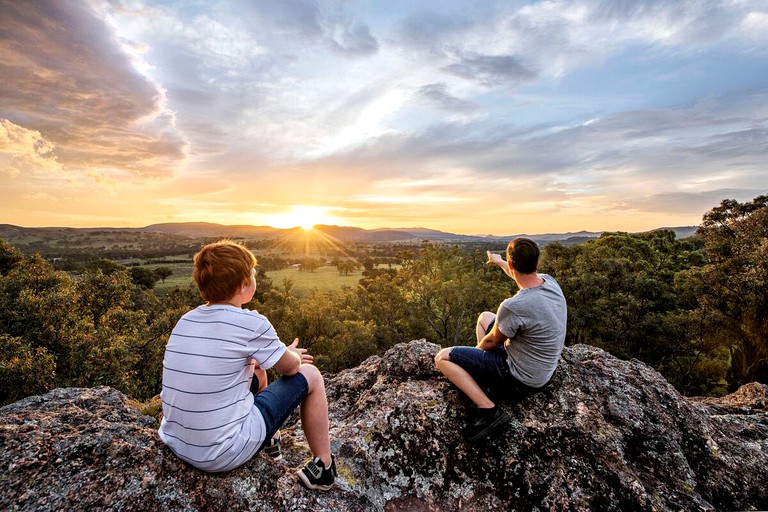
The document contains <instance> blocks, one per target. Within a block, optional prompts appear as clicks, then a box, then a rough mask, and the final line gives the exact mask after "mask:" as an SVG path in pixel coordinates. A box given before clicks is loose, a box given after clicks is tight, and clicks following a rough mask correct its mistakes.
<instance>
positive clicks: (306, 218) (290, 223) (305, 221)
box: [268, 205, 337, 231]
mask: <svg viewBox="0 0 768 512" xmlns="http://www.w3.org/2000/svg"><path fill="white" fill-rule="evenodd" d="M268 223H269V225H271V226H273V227H276V228H283V229H289V228H295V227H300V228H302V229H304V230H305V231H311V230H312V228H314V227H315V225H316V224H335V223H337V221H336V220H335V219H334V218H333V216H331V215H328V213H327V210H326V209H325V208H322V207H320V206H305V205H299V206H292V207H291V210H290V211H289V212H286V213H280V214H277V215H273V216H272V217H270V218H269V219H268Z"/></svg>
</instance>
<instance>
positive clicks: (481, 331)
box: [475, 311, 496, 343]
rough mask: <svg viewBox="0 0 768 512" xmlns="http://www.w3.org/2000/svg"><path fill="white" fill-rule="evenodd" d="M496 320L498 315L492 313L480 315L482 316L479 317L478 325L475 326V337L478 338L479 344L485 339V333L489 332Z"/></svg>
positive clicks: (486, 312) (484, 312) (485, 312)
mask: <svg viewBox="0 0 768 512" xmlns="http://www.w3.org/2000/svg"><path fill="white" fill-rule="evenodd" d="M494 320H496V314H495V313H491V312H490V311H483V312H482V313H480V316H478V317H477V324H476V325H475V336H476V337H477V342H478V343H480V340H481V339H483V337H485V332H486V331H487V330H488V326H489V325H491V322H493V321H494Z"/></svg>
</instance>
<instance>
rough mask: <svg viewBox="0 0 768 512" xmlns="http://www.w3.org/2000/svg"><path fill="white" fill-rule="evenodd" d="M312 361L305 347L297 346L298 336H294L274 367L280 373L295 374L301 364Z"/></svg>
mask: <svg viewBox="0 0 768 512" xmlns="http://www.w3.org/2000/svg"><path fill="white" fill-rule="evenodd" d="M312 361H313V357H312V356H311V355H309V354H308V353H307V349H305V348H299V338H296V339H294V340H293V343H291V344H290V345H288V346H287V347H286V351H285V352H284V353H283V355H282V357H280V359H278V361H277V362H276V363H275V366H274V368H275V370H277V373H279V374H280V375H295V374H296V373H298V371H299V367H301V365H302V364H311V363H312Z"/></svg>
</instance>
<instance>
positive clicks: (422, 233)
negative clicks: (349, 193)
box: [0, 222, 697, 243]
mask: <svg viewBox="0 0 768 512" xmlns="http://www.w3.org/2000/svg"><path fill="white" fill-rule="evenodd" d="M657 229H671V230H673V231H674V232H675V234H676V235H677V237H678V238H686V237H688V236H691V235H693V234H694V233H695V232H696V229H697V226H678V227H664V228H657ZM649 231H655V230H649ZM93 232H110V233H118V232H127V233H137V232H139V233H141V232H145V233H162V234H166V235H175V236H182V237H187V238H215V237H231V238H260V239H272V238H282V237H287V236H292V235H296V234H298V233H302V232H304V230H303V229H302V228H300V227H294V228H275V227H272V226H253V225H247V224H235V225H224V224H217V223H212V222H165V223H158V224H150V225H148V226H144V227H132V228H116V227H93V228H72V227H64V226H52V227H22V226H16V225H13V224H0V238H6V239H8V240H11V241H12V240H13V239H14V238H16V237H21V236H26V235H34V234H47V235H48V236H55V235H56V234H57V233H61V234H64V233H66V234H73V233H93ZM312 232H317V233H322V234H325V235H327V236H331V237H333V238H335V239H337V240H339V241H343V242H362V243H365V242H368V243H374V242H414V241H421V240H432V241H445V242H488V241H509V240H512V239H514V238H517V237H521V236H524V237H528V238H531V239H533V240H536V241H537V242H539V243H549V242H554V241H566V240H574V241H585V240H588V239H591V238H598V237H600V236H601V235H602V234H603V233H606V232H609V231H586V230H581V231H568V232H564V233H539V234H527V233H520V234H515V235H503V236H502V235H491V234H488V235H464V234H458V233H450V232H446V231H440V230H436V229H430V228H424V227H414V228H375V229H365V228H360V227H355V226H337V225H328V224H318V225H316V226H315V227H314V228H313V229H312V230H311V231H308V233H312Z"/></svg>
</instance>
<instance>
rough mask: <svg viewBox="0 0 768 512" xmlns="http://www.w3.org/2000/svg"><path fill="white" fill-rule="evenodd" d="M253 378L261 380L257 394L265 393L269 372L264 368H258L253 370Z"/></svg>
mask: <svg viewBox="0 0 768 512" xmlns="http://www.w3.org/2000/svg"><path fill="white" fill-rule="evenodd" d="M253 376H254V377H256V378H257V379H259V390H258V391H257V393H261V392H262V391H264V388H266V387H267V380H268V379H267V372H266V370H264V369H263V368H262V367H260V366H258V367H256V368H254V369H253Z"/></svg>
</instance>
